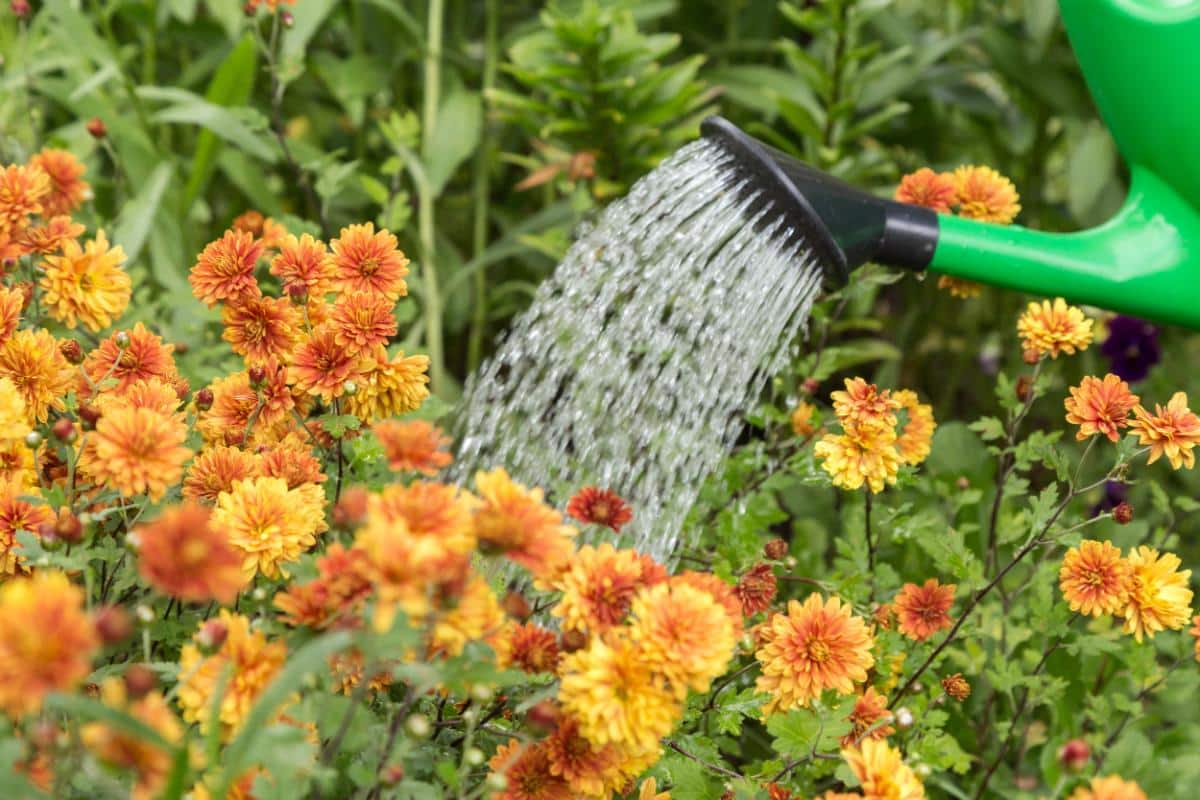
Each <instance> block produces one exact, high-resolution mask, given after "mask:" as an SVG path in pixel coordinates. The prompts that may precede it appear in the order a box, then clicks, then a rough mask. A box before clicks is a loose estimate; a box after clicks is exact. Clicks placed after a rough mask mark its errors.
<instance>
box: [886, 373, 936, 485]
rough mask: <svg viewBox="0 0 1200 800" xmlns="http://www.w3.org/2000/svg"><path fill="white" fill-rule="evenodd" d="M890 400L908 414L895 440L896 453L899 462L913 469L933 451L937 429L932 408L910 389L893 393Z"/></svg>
mask: <svg viewBox="0 0 1200 800" xmlns="http://www.w3.org/2000/svg"><path fill="white" fill-rule="evenodd" d="M892 399H893V400H895V401H896V402H897V403H899V405H900V407H901V408H902V409H904V410H905V411H906V412H908V420H907V421H906V422H905V423H904V427H903V428H902V429H901V431H900V435H899V436H898V437H897V438H896V451H897V452H899V453H900V460H901V461H903V462H904V463H905V464H909V465H911V466H914V467H915V466H916V465H918V464H920V463H921V462H922V461H924V460H925V459H926V458H928V457H929V452H930V450H932V449H933V431H934V429H936V428H937V423H936V422H934V419H933V406H930V405H927V404H925V403H922V402H921V401H920V400H919V399H918V398H917V393H916V392H914V391H912V390H911V389H900V390H898V391H895V392H893V393H892Z"/></svg>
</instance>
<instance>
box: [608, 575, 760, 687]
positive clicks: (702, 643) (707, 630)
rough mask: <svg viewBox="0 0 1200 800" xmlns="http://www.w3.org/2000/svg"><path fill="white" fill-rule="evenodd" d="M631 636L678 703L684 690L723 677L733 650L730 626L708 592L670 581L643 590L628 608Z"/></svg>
mask: <svg viewBox="0 0 1200 800" xmlns="http://www.w3.org/2000/svg"><path fill="white" fill-rule="evenodd" d="M630 616H631V617H632V618H633V623H632V625H631V626H630V636H631V637H632V638H633V641H634V642H635V643H637V644H638V645H640V647H641V649H642V658H643V659H644V660H645V661H646V662H647V663H649V664H650V665H651V668H652V669H653V670H654V671H655V673H657V674H659V675H662V676H663V677H665V678H666V679H667V682H668V683H669V684H670V685H671V687H672V688H673V689H674V690H675V693H676V696H677V697H678V698H679V699H680V700H682V699H684V698H685V697H687V692H688V689H692V690H694V691H697V692H706V691H708V687H709V684H710V683H711V681H712V679H713V678H715V677H717V676H719V675H721V674H722V673H724V672H725V669H726V667H728V666H729V661H730V659H732V658H733V653H734V648H735V647H736V645H737V640H736V639H735V634H734V629H733V624H732V623H731V622H730V621H729V617H728V615H726V613H725V610H724V609H723V608H721V606H720V605H719V604H718V603H717V601H716V600H715V599H714V598H713V596H712V595H710V594H709V593H708V592H705V591H703V590H702V589H697V588H696V587H694V586H692V585H690V584H689V583H687V582H685V581H680V580H677V579H671V580H668V581H665V582H663V583H659V584H656V585H654V586H650V587H647V588H645V589H642V590H641V591H640V592H638V594H637V595H636V596H635V597H634V599H633V604H632V605H631V607H630Z"/></svg>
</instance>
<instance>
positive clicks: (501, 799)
mask: <svg viewBox="0 0 1200 800" xmlns="http://www.w3.org/2000/svg"><path fill="white" fill-rule="evenodd" d="M488 766H489V767H490V768H491V769H492V771H493V772H496V773H499V774H501V775H503V776H504V777H505V778H506V783H505V788H504V790H503V791H499V792H494V793H493V794H492V800H571V797H572V794H571V789H570V787H569V786H567V782H566V781H565V780H563V779H562V778H561V777H559V776H557V775H554V774H553V773H551V772H550V758H549V756H548V755H547V753H546V748H545V746H544V745H543V744H541V743H540V742H539V743H537V744H522V743H521V741H520V740H519V739H511V740H509V742H508V744H502V745H500V747H499V748H497V750H496V755H494V756H492V758H491V760H490V761H488Z"/></svg>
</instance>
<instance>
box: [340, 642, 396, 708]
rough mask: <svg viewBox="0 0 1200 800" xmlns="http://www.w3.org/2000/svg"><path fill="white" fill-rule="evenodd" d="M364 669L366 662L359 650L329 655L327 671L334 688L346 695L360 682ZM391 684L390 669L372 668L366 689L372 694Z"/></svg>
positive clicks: (364, 673) (383, 689)
mask: <svg viewBox="0 0 1200 800" xmlns="http://www.w3.org/2000/svg"><path fill="white" fill-rule="evenodd" d="M366 671H367V662H366V658H365V657H364V656H363V654H362V651H361V650H357V649H355V650H349V651H346V652H342V653H335V654H334V655H332V656H330V657H329V672H330V674H331V677H332V678H333V685H334V688H335V689H336V690H337V691H339V692H341V693H342V694H344V695H346V696H347V697H350V696H353V694H354V690H355V689H356V688H358V686H359V684H361V683H362V680H363V676H364V675H366ZM391 685H392V673H391V670H390V669H380V670H373V671H372V672H371V677H370V678H369V679H368V681H367V689H368V690H370V692H371V693H372V694H376V693H378V692H383V691H387V688H388V687H389V686H391Z"/></svg>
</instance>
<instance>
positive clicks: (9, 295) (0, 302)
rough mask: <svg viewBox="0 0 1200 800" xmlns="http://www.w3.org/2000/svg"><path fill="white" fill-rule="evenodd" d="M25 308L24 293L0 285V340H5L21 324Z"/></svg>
mask: <svg viewBox="0 0 1200 800" xmlns="http://www.w3.org/2000/svg"><path fill="white" fill-rule="evenodd" d="M24 310H25V295H23V294H21V292H19V291H18V290H16V289H9V288H8V287H6V286H0V342H4V341H7V340H8V338H9V337H10V336H12V335H13V334H14V333H15V332H16V330H17V326H18V325H20V324H21V312H23V311H24Z"/></svg>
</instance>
